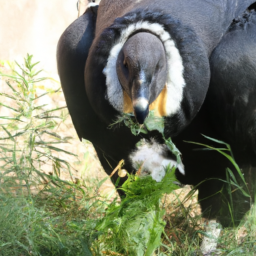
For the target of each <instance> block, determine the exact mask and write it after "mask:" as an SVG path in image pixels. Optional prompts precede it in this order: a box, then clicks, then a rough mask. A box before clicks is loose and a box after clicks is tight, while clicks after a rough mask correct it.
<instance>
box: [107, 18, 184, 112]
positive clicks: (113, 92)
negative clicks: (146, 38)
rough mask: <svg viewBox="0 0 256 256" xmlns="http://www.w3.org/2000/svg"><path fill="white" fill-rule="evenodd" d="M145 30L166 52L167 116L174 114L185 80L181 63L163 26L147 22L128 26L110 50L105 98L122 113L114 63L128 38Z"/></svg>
mask: <svg viewBox="0 0 256 256" xmlns="http://www.w3.org/2000/svg"><path fill="white" fill-rule="evenodd" d="M140 29H145V30H149V31H151V32H152V33H153V34H155V35H157V36H159V38H160V40H161V41H162V42H163V45H164V47H165V51H166V57H167V65H168V69H169V71H168V75H167V81H166V83H167V101H166V102H167V103H166V104H167V105H166V108H165V109H166V113H167V116H170V115H172V114H175V113H176V112H177V111H178V110H179V108H180V104H181V101H182V97H183V88H184V87H185V80H184V78H183V69H184V68H183V63H182V58H181V56H180V53H179V50H178V49H177V48H176V46H175V43H174V41H173V40H172V39H171V36H170V34H169V33H168V32H167V31H165V30H164V28H163V26H162V25H161V24H158V23H149V22H147V21H143V22H136V23H135V24H131V25H129V26H128V27H127V28H126V29H125V30H123V31H122V33H121V36H120V38H119V40H117V42H116V44H115V45H114V46H113V47H112V49H111V50H110V54H109V58H108V61H107V65H106V67H105V68H104V70H103V73H104V74H105V76H106V84H107V98H108V100H109V102H110V104H111V105H112V106H113V107H114V108H115V109H116V110H118V111H119V112H123V90H122V87H121V84H120V83H119V79H118V76H117V72H116V62H117V58H118V54H119V52H120V50H121V49H122V47H123V45H124V43H125V42H126V41H127V39H128V37H129V36H130V35H131V34H132V33H134V32H135V31H136V30H140Z"/></svg>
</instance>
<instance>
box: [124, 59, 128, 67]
mask: <svg viewBox="0 0 256 256" xmlns="http://www.w3.org/2000/svg"><path fill="white" fill-rule="evenodd" d="M123 64H124V67H125V68H128V64H127V62H126V61H125V60H124V62H123Z"/></svg>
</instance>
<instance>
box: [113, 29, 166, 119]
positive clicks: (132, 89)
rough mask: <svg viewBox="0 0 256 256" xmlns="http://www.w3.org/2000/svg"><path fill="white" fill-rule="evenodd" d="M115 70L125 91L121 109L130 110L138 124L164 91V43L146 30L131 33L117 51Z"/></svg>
mask: <svg viewBox="0 0 256 256" xmlns="http://www.w3.org/2000/svg"><path fill="white" fill-rule="evenodd" d="M116 71H117V75H118V79H119V82H120V84H121V86H122V88H123V91H124V112H133V113H134V115H135V117H136V119H137V121H138V123H140V124H143V123H144V120H145V119H146V117H147V115H148V113H149V106H150V105H152V103H153V102H154V101H155V100H156V98H157V97H158V96H159V95H160V93H161V92H162V91H163V89H164V87H165V84H166V81H167V58H166V53H165V48H164V45H163V43H162V42H161V40H160V39H159V38H158V37H157V36H155V35H153V34H151V33H148V32H139V33H136V34H134V35H132V36H131V37H130V38H129V39H128V40H127V41H126V42H125V44H124V45H123V47H122V49H121V50H120V52H119V55H118V59H117V62H116ZM160 104H161V103H160ZM163 104H164V103H163V102H162V104H161V105H163ZM162 111H164V110H162Z"/></svg>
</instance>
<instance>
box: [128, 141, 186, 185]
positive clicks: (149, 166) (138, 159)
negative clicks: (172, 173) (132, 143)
mask: <svg viewBox="0 0 256 256" xmlns="http://www.w3.org/2000/svg"><path fill="white" fill-rule="evenodd" d="M166 151H168V148H167V147H166V146H165V145H160V144H158V143H156V142H155V141H152V142H147V141H145V140H144V141H143V143H142V145H140V146H138V147H137V150H136V151H134V152H133V153H132V154H131V155H130V160H131V162H132V165H133V168H135V169H138V168H140V167H141V171H140V173H141V175H142V176H143V175H148V174H150V175H151V176H152V178H153V179H154V180H156V181H157V182H160V181H161V180H162V179H163V177H164V176H165V168H166V167H167V166H168V165H170V166H171V167H172V166H176V167H177V168H178V170H179V171H180V172H181V173H182V174H183V175H185V171H184V166H183V164H178V163H177V162H176V161H174V160H172V159H168V158H165V157H164V155H165V154H164V153H165V152H166Z"/></svg>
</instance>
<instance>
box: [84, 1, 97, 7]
mask: <svg viewBox="0 0 256 256" xmlns="http://www.w3.org/2000/svg"><path fill="white" fill-rule="evenodd" d="M98 5H99V4H96V3H93V2H91V3H89V4H88V5H87V8H90V7H94V6H98Z"/></svg>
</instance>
